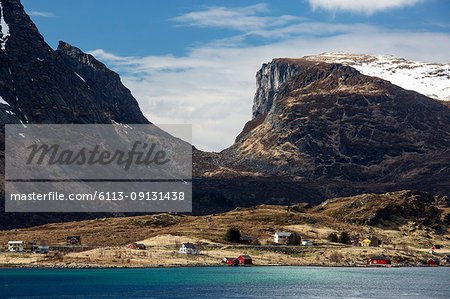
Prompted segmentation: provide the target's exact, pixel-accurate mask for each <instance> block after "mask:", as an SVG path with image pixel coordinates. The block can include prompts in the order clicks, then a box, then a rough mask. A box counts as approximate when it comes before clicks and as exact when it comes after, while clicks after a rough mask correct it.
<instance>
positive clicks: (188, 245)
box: [183, 243, 195, 249]
mask: <svg viewBox="0 0 450 299" xmlns="http://www.w3.org/2000/svg"><path fill="white" fill-rule="evenodd" d="M183 246H184V247H186V248H191V249H195V245H194V244H192V243H183Z"/></svg>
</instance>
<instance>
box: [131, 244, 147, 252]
mask: <svg viewBox="0 0 450 299" xmlns="http://www.w3.org/2000/svg"><path fill="white" fill-rule="evenodd" d="M128 248H131V249H137V250H144V249H145V248H146V247H145V245H144V244H140V243H131V244H130V245H128Z"/></svg>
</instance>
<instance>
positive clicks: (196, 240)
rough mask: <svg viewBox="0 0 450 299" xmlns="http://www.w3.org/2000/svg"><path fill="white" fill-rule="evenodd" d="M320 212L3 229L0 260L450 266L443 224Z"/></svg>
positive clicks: (67, 264)
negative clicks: (358, 220) (360, 218)
mask: <svg viewBox="0 0 450 299" xmlns="http://www.w3.org/2000/svg"><path fill="white" fill-rule="evenodd" d="M353 201H355V200H353ZM352 205H354V203H353V204H352ZM326 207H327V208H328V209H330V207H331V208H332V207H333V203H328V205H326ZM318 210H320V207H308V206H305V205H302V204H299V205H295V206H290V207H286V206H272V205H271V206H269V205H260V206H257V207H248V208H237V209H235V210H233V211H230V212H226V213H222V214H212V215H206V216H189V215H182V214H177V213H163V214H155V215H146V216H136V217H122V218H98V219H93V220H85V221H80V222H69V223H53V224H46V225H42V226H37V227H32V228H23V229H14V230H9V231H0V242H1V244H2V245H3V246H2V247H1V248H2V250H1V252H0V265H1V266H2V267H50V268H53V267H57V268H96V267H181V266H221V265H222V266H262V265H266V266H267V265H286V266H288V265H292V266H348V267H350V266H354V267H373V266H384V267H386V266H388V267H394V266H450V238H449V237H450V235H449V234H448V232H447V230H446V226H445V225H443V226H440V227H437V226H434V228H433V229H432V228H430V227H428V226H427V225H424V224H423V223H418V222H417V221H416V222H414V221H404V220H405V219H403V220H402V221H401V224H400V225H399V224H397V223H388V222H383V223H382V225H369V224H368V223H355V221H354V220H351V221H349V220H348V219H347V220H344V221H341V220H339V219H336V217H330V216H328V215H327V213H328V212H329V211H328V210H327V211H324V210H323V209H322V210H320V212H318ZM443 211H444V213H443V214H441V215H440V216H439V217H444V218H445V217H446V216H447V215H448V214H447V212H448V208H446V207H444V208H443ZM341 214H342V213H341ZM364 217H365V216H364ZM397 220H398V219H397ZM398 221H399V220H398Z"/></svg>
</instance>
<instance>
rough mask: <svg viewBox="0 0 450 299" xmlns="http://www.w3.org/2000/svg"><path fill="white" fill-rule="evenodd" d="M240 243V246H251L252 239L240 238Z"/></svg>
mask: <svg viewBox="0 0 450 299" xmlns="http://www.w3.org/2000/svg"><path fill="white" fill-rule="evenodd" d="M241 242H242V244H247V245H250V244H252V238H250V237H241Z"/></svg>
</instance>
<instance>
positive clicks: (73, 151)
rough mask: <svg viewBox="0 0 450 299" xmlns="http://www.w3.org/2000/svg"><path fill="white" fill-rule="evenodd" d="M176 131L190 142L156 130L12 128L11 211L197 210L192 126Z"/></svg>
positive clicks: (9, 139) (9, 142)
mask: <svg viewBox="0 0 450 299" xmlns="http://www.w3.org/2000/svg"><path fill="white" fill-rule="evenodd" d="M167 126H168V125H165V127H166V128H167ZM170 126H172V127H171V128H170V130H171V132H176V130H177V129H179V130H180V132H183V134H181V135H183V136H185V138H184V139H188V140H187V141H186V140H182V139H180V138H175V137H173V136H172V135H170V134H168V133H166V132H165V131H163V130H161V129H160V128H159V127H157V126H155V125H121V124H111V125H100V124H98V125H28V124H27V125H6V128H5V133H6V134H5V147H6V150H5V161H6V163H5V164H6V171H5V177H6V188H5V189H6V201H5V210H6V211H7V212H167V211H173V212H189V211H191V210H192V201H191V200H192V196H191V195H192V184H191V179H192V146H191V144H190V135H191V133H190V132H191V127H190V126H189V125H170ZM186 132H188V134H186ZM186 136H187V138H186Z"/></svg>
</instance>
